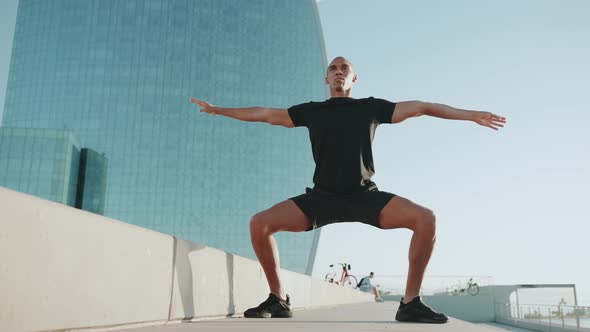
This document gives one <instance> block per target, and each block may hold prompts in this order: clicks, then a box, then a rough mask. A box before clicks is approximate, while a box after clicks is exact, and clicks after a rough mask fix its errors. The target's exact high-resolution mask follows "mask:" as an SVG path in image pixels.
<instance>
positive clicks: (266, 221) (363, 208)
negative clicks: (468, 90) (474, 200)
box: [190, 57, 506, 323]
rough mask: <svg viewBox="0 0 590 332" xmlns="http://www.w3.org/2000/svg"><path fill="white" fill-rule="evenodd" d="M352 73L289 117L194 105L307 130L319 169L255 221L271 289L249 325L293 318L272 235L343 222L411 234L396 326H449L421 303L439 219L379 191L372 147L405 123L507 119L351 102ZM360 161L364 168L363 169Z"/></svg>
mask: <svg viewBox="0 0 590 332" xmlns="http://www.w3.org/2000/svg"><path fill="white" fill-rule="evenodd" d="M357 80H358V76H357V75H356V73H355V71H354V68H353V65H352V63H351V62H350V61H348V60H347V59H345V58H343V57H337V58H335V59H334V60H332V61H331V62H330V64H329V66H328V70H327V73H326V78H325V82H326V84H327V85H329V87H330V96H331V98H330V99H328V100H325V101H320V102H309V103H304V104H299V105H295V106H292V107H290V108H289V109H280V108H266V107H251V108H222V107H216V106H213V105H211V104H209V103H207V102H205V101H202V100H199V99H196V98H191V99H190V100H191V101H192V102H194V103H196V104H198V105H199V106H200V107H201V112H205V113H209V114H213V115H224V116H227V117H231V118H234V119H238V120H242V121H254V122H267V123H270V124H272V125H277V126H283V127H287V128H293V127H302V126H304V127H307V128H308V130H309V137H310V141H311V147H312V152H313V159H314V161H315V165H316V167H315V172H314V176H313V183H314V187H313V188H306V191H305V193H304V194H302V195H299V196H296V197H292V198H290V199H288V200H285V201H283V202H280V203H278V204H276V205H274V206H273V207H271V208H269V209H267V210H264V211H262V212H259V213H257V214H256V215H254V216H253V217H252V219H251V220H250V237H251V241H252V246H253V247H254V251H255V253H256V256H257V257H258V260H259V261H260V264H261V266H262V269H263V270H264V273H265V275H266V280H267V282H268V285H269V288H270V294H269V296H268V298H267V299H266V300H265V301H264V302H262V303H261V304H260V305H259V306H257V307H255V308H250V309H248V310H247V311H246V312H245V313H244V316H245V317H248V318H270V317H292V311H291V304H290V299H289V295H287V294H285V290H284V288H283V284H282V283H281V279H280V275H279V270H280V266H279V252H278V249H277V244H276V242H275V239H274V237H273V234H274V233H276V232H279V231H286V232H306V231H310V230H313V229H316V228H319V227H322V226H325V225H328V224H332V223H338V222H361V223H365V224H367V225H370V226H373V227H377V228H380V229H394V228H407V229H410V230H412V231H413V236H412V240H411V243H410V249H409V271H408V277H407V283H406V291H405V295H404V297H403V298H402V300H401V302H400V305H399V308H398V311H397V313H396V316H395V319H396V320H398V321H402V322H421V323H445V322H447V320H448V318H447V316H446V315H444V314H442V313H438V312H435V311H434V310H432V309H431V308H430V307H429V306H427V305H426V304H424V303H423V302H422V301H421V299H420V296H419V291H420V286H421V284H422V280H423V278H424V272H425V270H426V266H427V265H428V261H429V260H430V256H431V254H432V250H433V247H434V242H435V239H436V219H435V216H434V213H433V212H432V211H431V210H429V209H428V208H425V207H423V206H420V205H418V204H416V203H414V202H412V201H410V200H408V199H406V198H403V197H401V196H397V195H394V194H392V193H389V192H386V191H381V190H379V189H378V188H377V186H376V184H375V183H374V182H373V181H371V177H372V176H373V174H374V173H375V168H374V165H373V153H372V149H371V145H372V142H373V137H374V135H375V129H377V126H378V125H380V124H389V123H401V122H403V121H404V120H406V119H409V118H412V117H417V116H421V115H429V116H434V117H438V118H443V119H450V120H465V121H472V122H475V123H477V124H479V125H481V126H484V127H488V128H491V129H494V130H497V129H498V128H500V127H503V126H504V123H505V122H506V120H505V118H503V117H501V116H498V115H495V114H492V113H489V112H479V111H469V110H463V109H457V108H453V107H450V106H446V105H442V104H434V103H426V102H420V101H404V102H398V103H394V102H391V101H387V100H384V99H379V98H373V97H369V98H361V99H355V98H352V97H351V94H352V87H353V86H354V84H355V83H356V82H357ZM359 159H360V162H359Z"/></svg>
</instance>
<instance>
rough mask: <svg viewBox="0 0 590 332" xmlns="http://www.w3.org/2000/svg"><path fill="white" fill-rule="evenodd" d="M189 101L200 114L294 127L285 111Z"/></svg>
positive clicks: (198, 100) (193, 99)
mask: <svg viewBox="0 0 590 332" xmlns="http://www.w3.org/2000/svg"><path fill="white" fill-rule="evenodd" d="M190 101H191V102H193V103H195V104H197V105H199V106H200V107H201V112H205V113H209V114H212V115H224V116H227V117H230V118H234V119H237V120H242V121H250V122H266V123H270V124H272V125H277V126H283V127H288V128H293V127H295V125H294V124H293V121H292V120H291V117H290V116H289V112H287V110H286V109H281V108H267V107H247V108H227V107H217V106H213V105H211V104H209V103H208V102H206V101H203V100H200V99H197V98H192V97H191V98H190Z"/></svg>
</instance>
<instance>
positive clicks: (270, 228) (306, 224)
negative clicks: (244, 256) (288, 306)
mask: <svg viewBox="0 0 590 332" xmlns="http://www.w3.org/2000/svg"><path fill="white" fill-rule="evenodd" d="M310 228H311V222H310V221H309V218H307V216H306V215H305V214H303V212H302V211H301V209H299V207H298V206H297V205H296V204H295V202H293V201H291V200H286V201H283V202H281V203H278V204H276V205H275V206H273V207H271V208H270V209H268V210H264V211H262V212H260V213H257V214H256V215H254V216H253V217H252V219H251V221H250V239H251V240H252V247H254V252H255V253H256V257H258V261H259V262H260V265H261V266H262V269H263V270H264V274H265V275H266V280H267V282H268V287H269V288H270V292H271V293H273V294H275V295H276V296H278V297H280V298H282V299H285V292H284V289H283V285H282V284H281V279H280V262H279V250H278V248H277V243H276V241H275V239H274V237H273V236H272V235H273V234H274V233H276V232H279V231H287V232H304V231H307V230H309V229H310Z"/></svg>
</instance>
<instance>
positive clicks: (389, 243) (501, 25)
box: [314, 0, 590, 305]
mask: <svg viewBox="0 0 590 332" xmlns="http://www.w3.org/2000/svg"><path fill="white" fill-rule="evenodd" d="M318 6H319V9H320V16H321V20H322V26H323V30H324V38H325V41H326V48H327V53H328V58H329V59H332V58H333V57H335V56H339V55H343V56H345V57H348V58H349V59H350V60H351V61H352V62H353V64H354V65H355V69H356V71H357V73H358V75H359V82H358V84H357V86H356V87H355V88H354V90H353V95H354V96H355V97H365V96H375V97H381V98H385V99H389V100H392V101H403V100H423V101H430V102H439V103H444V104H448V105H451V106H455V107H460V108H466V109H476V110H485V111H490V112H493V113H496V114H500V115H503V116H505V117H507V119H508V124H507V126H506V127H505V128H504V129H503V130H500V131H498V132H495V131H493V130H491V129H488V128H484V127H479V126H477V125H475V124H472V123H466V122H456V121H448V120H440V119H434V118H428V117H420V118H416V119H410V120H408V121H407V122H404V123H401V124H398V125H389V126H381V127H380V128H379V129H378V131H377V135H376V138H375V142H374V155H375V163H376V171H377V173H376V175H375V177H374V180H375V181H376V182H377V184H378V185H379V187H380V189H382V190H386V191H390V192H393V193H396V194H399V195H401V196H404V197H407V198H409V199H411V200H413V201H415V202H416V203H418V204H421V205H424V206H427V207H429V208H431V209H433V210H434V211H435V213H436V215H437V218H438V237H437V246H436V248H435V252H434V255H433V257H432V259H431V263H430V266H429V268H428V271H427V275H466V276H470V275H484V276H492V277H493V278H494V279H493V281H494V282H495V283H497V284H512V283H576V284H577V286H578V293H579V296H580V298H581V302H583V304H584V303H585V304H586V305H590V294H589V293H590V283H589V280H590V267H589V265H588V263H587V262H588V261H589V260H590V259H589V256H590V255H589V253H590V250H589V246H588V244H587V243H588V240H589V239H590V225H589V222H590V218H589V217H588V214H587V212H586V211H587V208H585V206H587V201H588V199H589V198H590V172H589V170H590V158H589V153H588V152H589V151H590V133H589V131H588V129H587V125H588V123H590V113H589V107H588V96H589V93H590V20H588V19H587V18H588V17H590V2H585V1H567V2H562V1H518V2H512V1H494V2H481V1H456V0H453V1H445V2H442V1H385V0H383V1H376V0H371V1H368V0H365V1H350V0H323V1H320V2H319V4H318ZM410 238H411V232H409V231H407V230H392V231H380V230H377V229H371V228H370V227H367V226H363V225H358V224H351V225H334V226H328V227H326V228H325V229H324V233H323V234H322V239H321V242H320V246H319V248H318V250H319V253H318V257H317V260H316V267H315V270H314V275H317V276H321V275H323V274H324V273H325V272H327V271H328V264H330V263H331V262H340V261H347V262H350V263H351V264H352V265H353V271H352V272H354V273H358V274H361V275H362V274H365V273H367V272H369V271H373V270H374V271H375V272H376V273H378V274H382V275H383V274H385V275H401V274H405V273H406V271H407V249H408V245H409V241H410Z"/></svg>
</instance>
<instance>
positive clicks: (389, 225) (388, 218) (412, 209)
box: [378, 196, 432, 229]
mask: <svg viewBox="0 0 590 332" xmlns="http://www.w3.org/2000/svg"><path fill="white" fill-rule="evenodd" d="M429 214H432V211H430V210H429V209H427V208H425V207H423V206H420V205H418V204H416V203H414V202H412V201H410V200H409V199H407V198H404V197H401V196H395V197H393V198H392V199H391V200H389V202H388V203H387V204H386V205H385V207H383V209H382V210H381V213H379V217H378V221H379V226H380V227H381V228H383V229H393V228H408V229H415V227H416V224H417V222H419V221H420V220H421V217H423V216H425V215H429Z"/></svg>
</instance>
